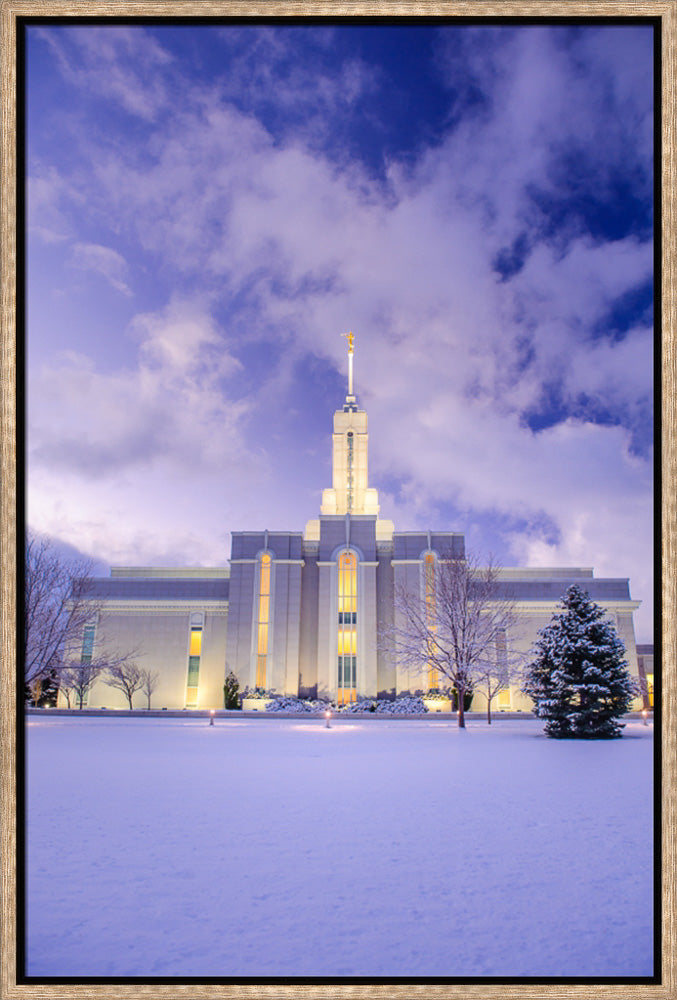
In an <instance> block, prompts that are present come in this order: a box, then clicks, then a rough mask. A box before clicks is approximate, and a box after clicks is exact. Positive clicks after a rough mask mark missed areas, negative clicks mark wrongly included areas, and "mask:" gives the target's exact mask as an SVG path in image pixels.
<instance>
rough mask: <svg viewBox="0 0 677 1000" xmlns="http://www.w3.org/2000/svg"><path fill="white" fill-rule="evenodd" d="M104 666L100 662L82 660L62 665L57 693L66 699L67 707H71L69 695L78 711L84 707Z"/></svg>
mask: <svg viewBox="0 0 677 1000" xmlns="http://www.w3.org/2000/svg"><path fill="white" fill-rule="evenodd" d="M103 670H104V665H103V664H102V663H100V662H96V661H92V660H87V659H86V658H82V659H81V660H80V661H79V662H73V663H69V664H63V665H62V666H61V668H60V669H59V673H58V677H59V691H60V692H61V693H62V694H63V696H64V697H65V699H66V703H67V705H68V707H69V708H70V707H71V694H72V695H73V696H74V699H75V704H76V705H77V707H78V708H79V709H82V708H84V707H85V702H86V701H87V695H88V694H89V692H90V690H91V687H92V685H93V684H94V681H95V680H97V678H98V677H99V676H100V675H101V673H102V672H103Z"/></svg>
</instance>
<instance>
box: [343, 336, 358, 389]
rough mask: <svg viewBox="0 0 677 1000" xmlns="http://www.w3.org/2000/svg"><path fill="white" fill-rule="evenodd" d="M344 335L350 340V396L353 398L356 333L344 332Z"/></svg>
mask: <svg viewBox="0 0 677 1000" xmlns="http://www.w3.org/2000/svg"><path fill="white" fill-rule="evenodd" d="M341 336H342V337H345V338H346V340H347V341H348V397H349V398H352V395H353V354H354V353H355V352H354V350H353V343H354V342H355V334H354V333H352V332H351V333H342V334H341Z"/></svg>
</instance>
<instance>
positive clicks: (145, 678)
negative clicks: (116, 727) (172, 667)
mask: <svg viewBox="0 0 677 1000" xmlns="http://www.w3.org/2000/svg"><path fill="white" fill-rule="evenodd" d="M159 681H160V671H159V670H149V669H148V667H144V668H143V669H142V670H141V690H142V691H143V693H144V694H145V696H146V698H147V699H148V705H147V706H146V707H147V708H149V709H150V699H151V695H152V694H153V691H155V689H156V687H157V686H158V683H159Z"/></svg>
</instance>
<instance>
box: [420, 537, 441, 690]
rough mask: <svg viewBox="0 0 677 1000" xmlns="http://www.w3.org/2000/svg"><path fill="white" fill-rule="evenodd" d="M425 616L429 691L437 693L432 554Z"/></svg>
mask: <svg viewBox="0 0 677 1000" xmlns="http://www.w3.org/2000/svg"><path fill="white" fill-rule="evenodd" d="M424 567H425V616H426V625H427V627H428V633H429V635H430V637H431V638H429V639H428V690H429V691H437V689H438V687H439V678H438V676H437V668H436V667H435V665H434V663H433V660H432V655H431V654H432V649H431V646H432V636H433V635H434V633H435V556H434V555H433V553H432V552H428V553H426V557H425V563H424Z"/></svg>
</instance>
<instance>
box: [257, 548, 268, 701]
mask: <svg viewBox="0 0 677 1000" xmlns="http://www.w3.org/2000/svg"><path fill="white" fill-rule="evenodd" d="M269 624H270V556H269V555H268V553H267V552H264V554H263V555H262V556H261V567H260V574H259V607H258V615H257V620H256V686H257V688H265V686H266V667H267V661H268V631H269Z"/></svg>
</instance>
